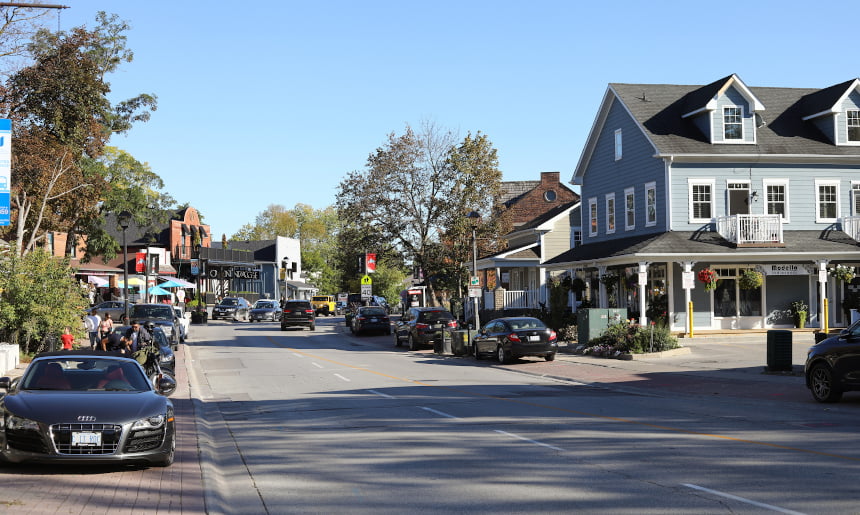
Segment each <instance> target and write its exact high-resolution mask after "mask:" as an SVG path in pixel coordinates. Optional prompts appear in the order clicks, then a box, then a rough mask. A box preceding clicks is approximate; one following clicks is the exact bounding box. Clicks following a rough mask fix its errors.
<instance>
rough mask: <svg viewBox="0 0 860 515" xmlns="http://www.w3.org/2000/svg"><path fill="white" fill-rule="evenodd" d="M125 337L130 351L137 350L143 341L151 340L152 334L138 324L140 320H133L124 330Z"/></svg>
mask: <svg viewBox="0 0 860 515" xmlns="http://www.w3.org/2000/svg"><path fill="white" fill-rule="evenodd" d="M125 339H126V342H127V343H128V348H129V350H130V351H131V352H135V351H137V349H139V348H140V346H141V345H143V344H144V343H147V342H150V341H152V335H151V334H149V331H147V330H146V329H145V328H144V327H141V326H140V322H139V321H137V320H135V321H133V322H132V323H131V327H129V328H128V330H127V331H126V332H125Z"/></svg>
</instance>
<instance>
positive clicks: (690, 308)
mask: <svg viewBox="0 0 860 515" xmlns="http://www.w3.org/2000/svg"><path fill="white" fill-rule="evenodd" d="M687 314H688V316H687V318H688V319H689V320H688V321H687V328H688V331H687V334H689V335H690V338H692V337H693V301H692V300H691V301H690V302H688V303H687Z"/></svg>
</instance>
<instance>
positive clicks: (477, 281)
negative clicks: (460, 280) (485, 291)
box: [469, 275, 481, 286]
mask: <svg viewBox="0 0 860 515" xmlns="http://www.w3.org/2000/svg"><path fill="white" fill-rule="evenodd" d="M480 285H481V278H480V277H478V276H477V275H473V276H472V277H471V278H470V279H469V286H480Z"/></svg>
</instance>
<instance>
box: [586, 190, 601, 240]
mask: <svg viewBox="0 0 860 515" xmlns="http://www.w3.org/2000/svg"><path fill="white" fill-rule="evenodd" d="M599 222H600V220H598V218H597V197H592V198H590V199H588V235H589V236H597V233H598V232H599V230H600V226H599V225H598V224H599Z"/></svg>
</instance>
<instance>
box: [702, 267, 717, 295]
mask: <svg viewBox="0 0 860 515" xmlns="http://www.w3.org/2000/svg"><path fill="white" fill-rule="evenodd" d="M698 278H699V281H701V282H702V283H704V284H705V291H711V290H715V289H716V288H717V273H716V272H714V271H713V270H711V269H710V268H703V269H701V270H700V271H699V275H698Z"/></svg>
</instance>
